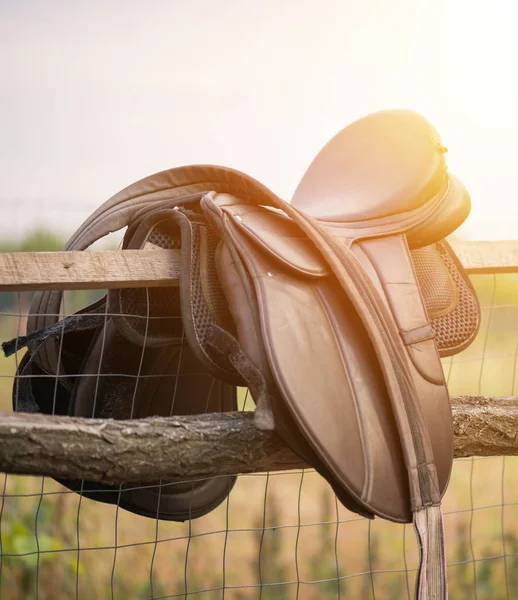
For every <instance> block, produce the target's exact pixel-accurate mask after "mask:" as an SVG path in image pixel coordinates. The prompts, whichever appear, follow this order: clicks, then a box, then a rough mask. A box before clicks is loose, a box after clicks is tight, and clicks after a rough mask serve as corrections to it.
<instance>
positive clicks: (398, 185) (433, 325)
mask: <svg viewBox="0 0 518 600" xmlns="http://www.w3.org/2000/svg"><path fill="white" fill-rule="evenodd" d="M444 154H445V148H444V147H443V146H442V144H441V142H440V138H439V135H438V133H437V132H436V131H435V129H434V128H433V127H432V126H431V125H430V124H429V123H428V122H427V121H426V120H425V119H424V118H422V117H421V116H420V115H417V114H416V113H413V112H411V111H402V110H401V111H397V110H395V111H384V112H379V113H374V114H373V115H369V116H367V117H365V118H364V119H361V120H360V121H357V122H356V123H353V124H352V125H350V126H349V127H346V128H345V129H344V130H342V131H341V132H340V133H339V134H338V135H337V136H335V138H333V140H331V141H330V142H329V144H327V145H326V146H325V147H324V148H323V149H322V151H321V152H320V153H319V154H318V155H317V157H316V158H315V160H314V161H313V163H312V164H311V165H310V167H309V168H308V170H307V172H306V174H305V175H304V177H303V179H302V181H301V183H300V185H299V186H298V188H297V190H296V192H295V195H294V197H293V199H292V201H291V203H287V202H284V201H283V200H281V199H280V198H278V197H277V196H276V195H275V194H274V193H273V192H271V191H270V190H269V189H267V188H266V187H265V186H263V185H262V184H261V183H259V182H257V181H256V180H254V179H253V178H251V177H249V176H247V175H245V174H243V173H240V172H238V171H235V170H232V169H228V168H224V167H214V166H203V165H195V166H189V167H181V168H177V169H171V170H169V171H164V172H162V173H158V174H156V175H152V176H151V177H148V178H145V179H143V180H141V181H139V182H137V183H135V184H133V185H131V186H129V187H128V188H126V189H125V190H123V191H122V192H119V194H117V195H115V196H114V197H113V198H112V199H111V200H109V201H108V202H106V203H105V204H104V205H102V206H101V207H100V208H99V209H98V210H97V211H96V212H95V213H94V214H93V215H92V216H91V217H90V218H89V219H87V221H85V223H84V224H83V225H82V226H81V227H80V229H79V230H78V231H77V232H76V233H75V234H74V236H72V238H71V240H70V241H69V242H68V244H67V245H66V247H65V249H66V250H84V249H86V248H87V247H88V246H89V245H91V244H92V243H93V242H95V241H96V240H97V239H99V238H101V237H103V236H104V235H106V234H107V233H109V232H111V231H115V230H117V229H121V228H123V227H127V230H126V234H125V237H124V243H123V247H124V248H132V249H138V248H179V249H180V252H181V270H180V286H179V288H178V289H172V288H162V289H160V288H159V289H127V290H110V291H109V292H108V294H107V296H106V297H105V298H103V299H102V300H101V301H99V302H97V303H96V304H94V305H92V306H90V307H87V308H85V309H84V310H83V311H81V312H80V314H77V315H74V316H72V317H67V318H65V319H64V320H62V321H58V317H57V315H58V314H59V309H60V305H61V292H41V293H38V294H36V296H35V298H34V300H33V303H32V306H31V316H30V318H29V322H28V336H26V337H25V338H23V339H22V338H20V339H18V340H17V342H16V347H18V348H19V347H22V346H23V345H25V344H27V345H28V347H29V350H28V352H27V353H26V354H25V356H24V358H23V360H22V362H21V364H20V367H19V370H18V374H19V375H24V376H25V375H27V374H31V373H32V374H36V373H46V374H52V375H57V376H58V378H57V381H58V384H57V393H56V394H53V393H52V390H51V387H52V388H54V386H55V382H54V381H52V380H51V379H45V378H34V379H32V378H27V377H20V378H19V379H17V381H16V382H15V390H17V391H18V393H17V394H16V393H13V405H14V409H15V410H36V411H40V412H46V413H51V412H59V413H61V414H73V415H81V416H86V417H93V416H112V417H114V418H141V417H145V416H150V415H155V414H159V415H167V414H193V413H197V412H214V411H228V410H236V409H237V403H236V386H245V387H248V388H249V389H250V391H251V392H252V395H253V397H254V400H255V402H256V405H257V409H256V423H257V426H258V427H264V428H273V427H275V429H276V431H277V432H278V433H279V435H281V436H282V437H283V439H284V440H285V441H286V443H287V444H289V445H290V446H291V447H292V448H293V449H294V450H295V452H297V453H298V454H299V455H300V456H301V457H303V458H304V459H305V460H306V461H307V462H308V463H309V464H311V465H312V466H313V467H315V468H316V469H317V470H318V471H319V473H321V474H322V476H324V477H325V478H326V479H327V480H328V482H329V483H330V485H331V486H332V487H333V489H334V491H335V492H336V494H337V496H338V498H339V499H340V501H341V502H342V503H343V504H344V505H345V506H346V507H347V508H349V509H351V510H353V511H355V512H357V513H359V514H361V515H364V516H366V517H369V518H372V517H374V516H379V517H382V518H385V519H389V520H392V521H396V522H401V523H407V522H412V521H413V522H414V525H415V529H416V533H417V535H418V539H419V543H420V548H421V552H422V556H421V567H420V569H419V572H418V579H417V584H416V597H417V598H419V599H424V598H446V596H447V586H446V577H445V564H444V546H443V532H442V517H441V513H440V502H441V498H442V496H443V494H444V492H445V490H446V487H447V484H448V480H449V477H450V472H451V466H452V461H453V431H452V416H451V408H450V403H449V396H448V390H447V386H446V382H445V379H444V375H443V370H442V366H441V362H440V356H449V355H452V354H455V353H457V352H460V351H461V350H462V349H464V348H466V347H467V346H468V345H469V344H470V343H471V341H472V340H473V339H474V337H475V336H476V333H477V331H478V328H479V325H480V307H479V304H478V300H477V298H476V294H475V292H474V290H473V288H472V286H471V283H470V281H469V278H468V276H467V274H466V273H465V272H464V270H463V268H462V266H461V265H460V263H459V261H458V259H457V258H456V256H455V254H454V252H453V251H452V249H451V247H450V246H449V244H448V243H447V242H446V241H445V239H444V238H445V237H447V236H448V235H449V234H451V233H452V232H453V231H454V230H455V229H456V228H457V227H458V226H459V225H460V224H461V223H462V222H463V221H464V219H465V218H466V217H467V215H468V213H469V209H470V200H469V195H468V193H467V192H466V190H465V188H464V187H463V185H462V184H461V183H460V182H459V181H458V180H457V179H455V178H454V177H453V176H452V175H450V174H449V173H448V171H447V168H446V164H445V160H444ZM12 348H13V345H12V343H11V345H10V346H8V349H12ZM4 349H5V347H4ZM9 351H10V350H9ZM71 374H78V375H77V376H76V377H70V375H71ZM84 374H88V375H102V377H99V376H98V377H95V376H91V377H81V375H84ZM234 481H235V478H234V477H220V478H213V479H210V480H207V481H203V482H195V483H190V484H180V483H178V482H177V483H175V482H169V483H167V484H164V483H163V482H160V485H157V486H156V487H155V488H153V489H152V490H151V491H150V490H134V489H128V490H126V489H125V488H124V486H123V487H122V488H117V489H115V488H113V487H109V486H104V487H105V488H106V489H107V490H108V491H107V493H106V494H105V495H104V496H103V494H102V493H100V492H99V491H98V489H94V486H93V484H89V483H87V482H64V483H65V485H68V486H69V487H71V488H72V489H74V490H76V491H79V490H82V491H83V493H85V495H90V497H92V498H95V499H98V500H104V501H109V502H119V503H120V504H121V502H122V504H121V505H122V506H123V507H124V508H127V509H128V510H132V511H134V512H138V513H139V514H145V515H148V516H154V517H158V518H165V519H174V520H183V519H186V518H191V517H195V516H201V515H202V514H205V513H206V512H208V511H209V510H212V509H213V508H214V507H215V506H217V505H218V504H219V503H220V502H221V501H222V500H223V499H224V498H225V497H226V495H227V494H228V493H229V492H230V490H231V488H232V485H233V483H234ZM98 487H99V486H97V488H98ZM110 494H111V495H110Z"/></svg>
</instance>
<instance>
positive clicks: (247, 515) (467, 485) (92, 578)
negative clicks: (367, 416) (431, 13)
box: [0, 276, 518, 600]
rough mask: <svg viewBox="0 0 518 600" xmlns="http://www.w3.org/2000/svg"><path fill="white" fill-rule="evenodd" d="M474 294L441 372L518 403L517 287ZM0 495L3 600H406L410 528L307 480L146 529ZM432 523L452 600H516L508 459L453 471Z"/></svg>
mask: <svg viewBox="0 0 518 600" xmlns="http://www.w3.org/2000/svg"><path fill="white" fill-rule="evenodd" d="M475 284H476V286H477V291H478V294H479V297H480V299H481V303H482V305H483V306H484V310H483V324H482V327H481V331H480V334H479V336H478V338H477V340H476V341H475V343H474V344H473V345H472V346H471V347H470V348H469V349H468V350H467V351H465V352H464V353H463V354H462V355H459V356H457V357H455V358H454V359H448V360H445V361H444V368H445V372H446V374H447V376H448V380H449V386H450V392H451V394H452V395H461V394H483V395H488V396H489V395H493V396H497V395H501V396H508V395H516V394H518V381H517V379H518V378H517V377H516V367H517V346H518V277H516V276H498V277H497V278H494V277H493V276H479V277H476V278H475ZM18 328H23V322H22V323H21V320H20V319H18V318H16V317H7V316H4V317H3V318H2V319H0V335H1V337H2V340H3V339H8V338H10V337H12V336H13V335H15V334H16V332H17V330H18ZM19 358H20V356H19V357H18V360H19ZM14 370H15V359H14V358H13V359H2V360H0V409H2V410H10V406H11V390H12V382H13V379H12V377H13V374H14ZM0 485H2V486H4V481H3V478H0ZM4 487H5V489H4V495H3V500H2V505H1V511H2V512H1V519H0V526H1V542H2V561H1V571H0V584H1V588H0V598H2V599H4V598H5V599H6V600H8V599H9V600H10V599H15V598H16V599H17V598H29V597H36V589H37V590H38V596H37V597H38V598H39V599H41V600H47V599H49V600H50V599H53V598H63V599H68V598H76V594H77V597H79V598H85V599H95V598H99V599H104V598H115V599H121V600H122V599H126V598H131V599H133V598H135V599H147V598H152V597H153V598H164V597H172V596H173V597H174V595H178V597H184V596H185V594H186V593H188V594H189V597H192V598H200V599H201V598H207V599H209V598H214V599H215V598H222V597H223V596H224V597H225V598H227V599H229V598H235V599H241V598H243V599H244V598H262V599H265V600H266V599H273V598H275V599H285V598H286V599H287V598H295V597H298V598H301V599H305V598H308V599H310V598H311V599H313V598H314V599H317V598H337V597H338V592H339V591H340V595H341V597H342V598H376V600H392V599H393V600H396V599H399V598H407V597H408V598H412V597H413V596H412V589H413V581H414V571H413V569H415V568H416V565H417V548H416V543H415V539H414V533H413V530H412V528H411V526H406V527H403V526H401V525H396V524H392V523H388V522H385V521H382V520H380V519H376V520H374V521H372V522H371V521H367V520H365V519H361V518H359V517H358V516H357V515H354V514H352V513H350V512H348V511H347V510H345V509H344V508H343V507H341V506H339V505H338V504H337V502H336V500H335V497H334V495H333V494H331V492H330V489H329V487H328V485H327V484H326V483H325V481H323V480H322V479H321V478H320V477H319V476H318V475H317V474H316V473H314V472H313V471H311V470H308V471H305V472H290V473H281V474H279V473H276V474H271V475H269V476H267V475H266V474H257V475H250V476H241V477H240V478H239V480H238V483H237V484H236V486H235V488H234V490H233V491H232V493H231V495H230V497H229V500H228V502H225V503H224V504H223V505H222V506H220V507H219V508H218V509H216V510H215V511H213V512H212V513H210V514H209V515H207V516H205V517H203V518H201V519H198V520H195V521H192V522H190V523H169V522H159V523H158V524H157V522H156V521H154V520H152V519H146V518H143V517H138V516H136V515H133V514H131V513H128V512H126V511H124V510H117V509H116V508H115V507H112V506H105V505H101V504H98V503H95V502H92V501H90V500H87V499H80V498H79V496H77V495H76V494H73V493H70V492H67V491H66V489H65V488H63V487H61V486H60V485H59V484H57V483H55V482H54V481H53V480H51V479H49V478H45V479H42V478H41V477H16V476H8V477H6V478H5V486H4ZM42 490H43V492H44V494H43V495H42V494H41V492H42ZM443 510H444V512H445V523H446V535H447V557H448V563H449V572H448V577H449V582H450V597H451V598H452V599H454V600H458V599H460V600H462V599H468V598H469V599H471V598H475V597H476V598H478V600H486V599H487V600H489V599H491V600H512V599H513V598H514V599H518V458H515V457H508V458H505V459H504V458H503V457H494V458H479V459H463V460H457V461H456V462H455V465H454V471H453V476H452V480H451V484H450V487H449V489H448V491H447V494H446V496H445V499H444V504H443ZM78 548H80V552H78ZM504 554H505V555H506V556H504ZM406 569H408V572H406ZM337 575H338V577H339V578H340V581H339V583H340V590H339V589H338V582H337V581H336V577H337ZM260 583H262V584H263V585H262V586H260ZM223 586H225V590H224V594H223V591H222V588H223ZM373 589H374V593H373ZM203 590H213V591H203ZM297 595H298V596H297Z"/></svg>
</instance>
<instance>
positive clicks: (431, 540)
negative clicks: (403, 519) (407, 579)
mask: <svg viewBox="0 0 518 600" xmlns="http://www.w3.org/2000/svg"><path fill="white" fill-rule="evenodd" d="M414 530H415V532H416V536H417V540H418V543H419V568H418V570H417V578H416V588H415V598H416V600H447V598H448V583H447V578H446V553H445V551H444V525H443V519H442V512H441V508H440V506H428V507H426V508H423V509H421V510H418V511H416V512H415V513H414Z"/></svg>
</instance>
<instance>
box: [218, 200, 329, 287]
mask: <svg viewBox="0 0 518 600" xmlns="http://www.w3.org/2000/svg"><path fill="white" fill-rule="evenodd" d="M213 202H214V204H215V205H216V206H218V207H220V208H221V210H222V212H223V213H224V214H225V215H227V216H228V218H230V219H231V220H232V221H234V222H235V223H237V224H239V229H240V231H241V233H242V234H245V235H246V236H247V237H248V238H249V240H250V241H251V242H252V243H254V244H255V245H256V246H257V249H258V250H260V252H261V254H264V256H265V257H266V256H267V257H268V258H267V260H268V264H269V265H271V266H273V265H276V266H277V267H278V268H280V269H282V270H293V271H296V272H298V274H299V275H303V276H306V277H309V278H319V277H325V276H327V275H328V274H329V268H328V266H327V264H326V263H325V261H324V260H323V259H322V257H321V256H320V254H319V253H318V251H317V250H316V248H315V246H314V244H313V242H311V240H310V239H309V238H308V237H307V236H305V235H303V234H302V232H301V231H300V228H299V227H297V226H296V225H295V223H293V221H292V220H291V219H290V218H289V217H288V216H286V215H285V214H284V213H283V212H282V211H280V210H275V209H272V208H270V207H265V206H257V205H253V204H245V203H243V201H242V200H240V199H239V198H235V197H233V196H230V195H228V194H218V195H216V196H215V197H214V198H213Z"/></svg>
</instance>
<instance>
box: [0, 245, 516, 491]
mask: <svg viewBox="0 0 518 600" xmlns="http://www.w3.org/2000/svg"><path fill="white" fill-rule="evenodd" d="M452 245H453V246H454V248H455V251H456V252H457V254H458V256H459V258H460V260H461V262H462V263H463V265H464V266H465V267H466V269H467V270H468V272H470V273H473V274H484V273H513V272H514V273H517V272H518V241H516V242H514V241H512V242H458V241H457V242H453V243H452ZM179 264H180V263H179V252H178V251H175V250H156V251H155V250H153V251H131V250H124V251H106V252H105V251H103V252H47V253H43V252H35V253H34V252H30V253H29V252H28V253H3V254H0V291H27V290H37V289H54V290H69V289H106V288H123V287H160V286H177V285H178V274H179ZM452 409H453V418H454V429H455V456H456V457H466V456H492V455H518V398H482V397H457V398H453V399H452ZM305 466H306V465H305V463H304V461H303V460H302V459H301V458H300V457H298V456H297V455H296V454H294V453H293V452H292V451H291V450H290V449H289V448H288V447H287V446H285V445H284V443H283V442H282V440H281V439H280V438H279V437H278V436H277V435H276V433H275V432H272V431H261V430H259V429H257V428H256V427H255V426H254V421H253V415H252V413H228V414H222V415H216V414H209V415H202V416H192V417H174V418H167V419H166V418H149V419H142V420H133V421H113V420H103V419H80V418H72V417H57V416H42V415H35V414H28V413H25V414H22V413H17V414H11V413H3V414H1V415H0V471H3V472H7V473H19V474H32V475H49V476H53V477H65V478H77V479H83V478H84V479H89V480H92V481H104V482H111V483H121V482H144V481H155V480H158V479H171V478H193V477H195V478H196V477H207V476H213V475H224V474H234V473H251V472H261V471H278V470H287V469H293V468H302V467H305Z"/></svg>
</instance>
